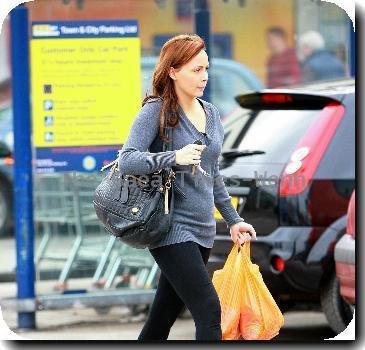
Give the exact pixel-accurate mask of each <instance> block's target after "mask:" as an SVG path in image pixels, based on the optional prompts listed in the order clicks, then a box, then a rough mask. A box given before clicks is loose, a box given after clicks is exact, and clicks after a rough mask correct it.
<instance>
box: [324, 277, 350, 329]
mask: <svg viewBox="0 0 365 350" xmlns="http://www.w3.org/2000/svg"><path fill="white" fill-rule="evenodd" d="M321 306H322V311H323V312H324V314H325V315H326V318H327V321H328V323H329V325H330V327H331V328H332V330H333V331H334V332H336V333H337V334H339V333H341V332H342V331H344V330H345V329H346V327H347V326H348V324H349V323H350V321H351V320H352V317H353V312H352V310H351V308H350V306H349V305H348V304H347V303H346V302H345V300H343V298H342V297H341V294H340V285H339V282H338V279H337V277H336V274H335V272H332V275H331V278H330V279H329V280H328V281H327V283H326V284H325V285H324V287H323V289H322V291H321Z"/></svg>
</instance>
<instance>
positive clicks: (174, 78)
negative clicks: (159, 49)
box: [169, 67, 176, 80]
mask: <svg viewBox="0 0 365 350" xmlns="http://www.w3.org/2000/svg"><path fill="white" fill-rule="evenodd" d="M169 76H170V78H171V79H172V80H176V71H175V69H174V67H170V72H169Z"/></svg>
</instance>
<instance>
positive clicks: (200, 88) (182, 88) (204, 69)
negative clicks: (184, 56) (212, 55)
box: [170, 50, 209, 98]
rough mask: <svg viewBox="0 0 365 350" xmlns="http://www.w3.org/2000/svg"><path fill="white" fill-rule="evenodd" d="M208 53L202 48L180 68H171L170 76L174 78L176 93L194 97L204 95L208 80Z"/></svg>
mask: <svg viewBox="0 0 365 350" xmlns="http://www.w3.org/2000/svg"><path fill="white" fill-rule="evenodd" d="M208 67H209V61H208V55H207V53H206V52H205V51H204V50H201V51H200V52H199V53H198V54H197V55H196V56H195V57H193V58H192V59H191V60H190V61H189V62H187V63H186V64H184V65H183V66H182V67H181V68H180V69H177V70H176V69H174V68H171V69H170V77H171V79H173V80H174V86H175V90H176V93H177V94H179V93H182V94H184V95H188V96H190V97H192V98H195V97H199V96H202V95H203V93H204V89H205V86H206V85H207V82H208Z"/></svg>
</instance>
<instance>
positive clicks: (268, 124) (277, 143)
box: [222, 109, 321, 163]
mask: <svg viewBox="0 0 365 350" xmlns="http://www.w3.org/2000/svg"><path fill="white" fill-rule="evenodd" d="M320 112H321V110H247V109H237V110H236V111H235V112H233V113H232V114H231V115H229V116H227V118H226V119H225V120H224V123H223V125H224V129H225V140H224V144H223V149H222V152H225V151H229V150H231V149H237V150H238V151H246V150H247V151H248V152H247V154H246V156H240V157H237V159H238V160H239V161H240V162H260V163H261V162H265V163H267V162H269V163H285V162H287V161H288V159H289V157H290V156H291V154H292V152H293V151H294V150H295V147H296V145H297V144H298V142H299V141H300V139H301V138H302V137H303V136H304V134H305V132H306V131H307V130H308V128H309V126H310V125H311V124H312V123H313V122H314V121H315V120H316V118H317V117H318V115H319V113H320ZM251 151H253V152H255V151H261V152H262V153H260V154H249V153H251ZM244 153H245V152H244Z"/></svg>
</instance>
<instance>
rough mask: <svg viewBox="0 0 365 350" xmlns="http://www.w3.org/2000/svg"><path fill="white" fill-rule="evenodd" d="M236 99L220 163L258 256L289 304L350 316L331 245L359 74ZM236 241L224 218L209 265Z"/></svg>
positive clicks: (349, 154)
mask: <svg viewBox="0 0 365 350" xmlns="http://www.w3.org/2000/svg"><path fill="white" fill-rule="evenodd" d="M236 100H237V102H238V103H239V105H240V107H238V108H236V110H234V111H233V112H232V113H230V114H229V115H228V116H226V117H225V118H224V119H223V124H224V128H225V141H224V144H223V150H222V158H221V160H220V170H221V174H222V175H223V177H224V180H225V184H226V187H227V189H228V191H229V193H230V195H231V196H232V200H233V201H232V202H233V203H237V211H238V212H239V214H240V215H241V216H242V217H243V218H244V219H245V221H247V222H248V223H250V224H251V225H253V227H254V228H255V230H256V233H257V236H258V237H257V238H258V239H257V241H252V242H251V258H252V261H253V262H254V263H256V264H258V265H259V267H260V271H261V273H262V275H263V278H264V281H265V283H266V284H267V286H268V288H269V290H270V292H271V293H272V295H273V296H274V297H275V299H276V300H277V302H278V303H279V305H280V307H281V309H282V311H286V310H288V309H292V310H293V309H295V310H300V309H302V310H303V309H312V310H316V309H317V310H320V309H322V310H323V311H324V313H325V314H326V316H327V318H328V319H333V318H337V319H338V322H342V323H343V324H344V325H347V324H348V323H349V321H350V320H351V318H352V312H351V309H350V308H349V307H348V305H347V304H346V303H344V302H343V300H342V298H341V297H340V294H339V292H338V281H337V280H336V275H335V274H336V272H335V262H334V247H335V245H336V242H337V241H338V240H339V239H340V238H341V236H342V235H343V234H344V233H345V232H346V212H347V205H348V202H349V199H350V196H351V193H352V191H353V189H354V187H355V107H354V105H355V83H354V80H350V79H347V80H341V81H336V82H326V83H325V82H323V83H317V84H315V85H306V86H304V85H303V86H302V87H296V88H293V89H285V90H284V89H272V90H262V91H259V92H252V93H249V94H245V95H241V96H237V97H236ZM232 244H233V243H232V240H231V238H230V234H229V231H228V230H227V226H226V224H225V223H224V222H223V221H222V220H217V235H216V239H215V243H214V247H213V249H212V252H211V256H210V260H209V263H208V268H209V271H210V273H211V274H212V273H213V271H215V270H217V269H220V268H222V266H223V265H224V262H225V260H226V258H227V255H228V253H229V252H230V250H231V248H232Z"/></svg>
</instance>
